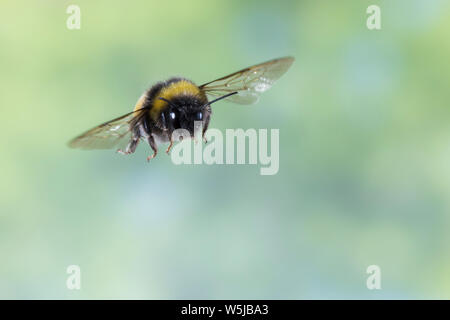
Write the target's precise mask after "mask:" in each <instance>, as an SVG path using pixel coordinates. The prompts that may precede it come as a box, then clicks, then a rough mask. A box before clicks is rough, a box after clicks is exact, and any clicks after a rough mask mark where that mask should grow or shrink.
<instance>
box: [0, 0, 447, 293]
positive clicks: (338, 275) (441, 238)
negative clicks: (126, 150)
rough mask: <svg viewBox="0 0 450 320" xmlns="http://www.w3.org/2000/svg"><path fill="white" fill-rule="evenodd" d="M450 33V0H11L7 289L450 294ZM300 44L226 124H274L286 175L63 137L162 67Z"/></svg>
mask: <svg viewBox="0 0 450 320" xmlns="http://www.w3.org/2000/svg"><path fill="white" fill-rule="evenodd" d="M69 4H77V5H79V6H80V8H81V29H80V30H68V29H67V28H66V20H67V18H68V16H69V15H68V14H66V8H67V6H68V5H69ZM371 4H378V5H380V6H381V10H382V29H381V30H380V31H369V30H368V29H367V28H366V19H367V16H368V15H367V14H366V8H367V7H368V6H369V5H371ZM449 39H450V3H449V2H448V1H444V0H442V1H422V0H414V1H410V0H402V1H400V0H396V1H377V0H373V1H331V0H330V1H313V0H311V1H299V0H297V1H261V0H258V1H206V0H203V1H194V0H190V1H106V0H96V1H88V0H74V1H56V0H52V1H50V0H47V1H44V0H36V1H23V0H20V1H17V0H1V2H0V106H1V115H2V119H3V123H2V126H1V129H0V130H1V132H2V137H3V139H4V140H5V141H6V145H5V147H4V148H3V151H2V153H1V157H0V165H1V168H2V178H1V183H0V188H1V190H0V191H1V193H0V210H1V213H0V298H24V299H36V298H42V299H49V298H62V299H80V298H86V299H90V298H101V299H109V298H125V299H132V298H136V299H141V298H149V299H177V298H185V299H190V298H191V299H193V298H224V299H227V298H236V299H239V298H254V299H259V298H273V299H279V298H284V299H305V298H306V299H307V298H325V299H330V298H360V299H379V298H392V299H403V298H450V233H449V232H448V229H449V228H450V216H449V209H450V165H449V161H450V145H449V141H450V127H449V116H450V110H449V101H450V90H449V87H450V63H449V62H448V59H449V56H450V41H449ZM285 55H293V56H295V58H296V62H295V63H294V65H293V66H292V68H291V69H290V70H289V71H288V73H287V74H286V75H285V76H284V77H282V78H281V79H280V81H279V82H278V83H277V84H276V85H275V86H274V87H273V88H272V89H271V90H270V91H268V92H267V93H265V94H264V95H263V97H262V99H261V100H260V102H259V103H258V104H257V105H254V106H250V107H242V106H238V105H232V104H227V103H223V102H221V103H217V104H216V105H215V106H214V114H213V119H212V123H211V127H214V128H219V129H222V130H224V129H225V128H279V129H280V170H279V173H278V174H277V175H274V176H261V175H259V167H257V166H252V165H235V166H226V165H222V166H220V165H215V166H208V165H200V166H194V165H192V166H175V165H173V164H172V162H171V160H170V157H168V156H166V155H165V154H164V153H161V154H160V156H158V157H157V158H156V159H154V160H152V161H151V163H150V164H148V163H147V162H146V161H145V158H146V156H147V155H148V154H149V152H150V150H149V148H148V147H147V146H146V145H144V144H142V145H141V146H140V147H139V148H138V150H137V152H136V153H135V154H133V155H131V156H128V157H124V156H120V155H118V154H116V153H114V152H113V151H108V150H107V151H92V152H83V151H79V150H72V149H69V148H67V146H66V142H67V141H68V140H69V139H70V138H72V137H73V136H74V135H77V134H79V133H81V132H82V131H84V130H85V129H88V128H90V127H92V126H94V125H97V124H99V123H101V122H104V121H106V120H109V119H111V118H114V117H116V116H119V115H121V114H123V113H126V112H128V111H130V110H131V109H132V108H133V105H134V103H135V102H136V100H137V98H138V97H139V96H140V94H141V93H142V92H143V91H144V90H145V89H146V88H147V87H148V86H150V85H151V84H153V83H154V82H156V81H159V80H163V79H166V78H168V77H170V76H173V75H182V76H185V77H188V78H191V79H193V80H194V81H196V82H197V83H199V84H200V83H203V82H206V81H209V80H213V79H215V78H217V77H219V76H223V75H226V74H228V73H230V72H233V71H236V70H238V69H240V68H242V67H246V66H249V65H252V64H255V63H259V62H262V61H265V60H268V59H271V58H275V57H279V56H285ZM72 264H76V265H79V266H80V267H81V273H82V284H81V286H82V289H81V290H80V291H70V290H68V289H67V288H66V279H67V276H68V275H67V274H66V268H67V266H68V265H72ZM372 264H376V265H379V266H380V268H381V273H382V284H381V285H382V289H381V290H373V291H371V290H368V289H367V288H366V279H367V276H368V275H367V274H366V268H367V267H368V266H369V265H372Z"/></svg>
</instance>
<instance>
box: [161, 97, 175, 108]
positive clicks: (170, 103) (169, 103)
mask: <svg viewBox="0 0 450 320" xmlns="http://www.w3.org/2000/svg"><path fill="white" fill-rule="evenodd" d="M158 99H159V100H162V101H165V102H167V104H168V105H169V106H171V107H175V106H174V105H173V104H172V102H170V101H169V100H167V99H165V98H162V97H159V98H158Z"/></svg>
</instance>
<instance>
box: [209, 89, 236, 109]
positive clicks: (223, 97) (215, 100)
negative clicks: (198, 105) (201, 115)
mask: <svg viewBox="0 0 450 320" xmlns="http://www.w3.org/2000/svg"><path fill="white" fill-rule="evenodd" d="M237 93H238V92H237V91H235V92H231V93H227V94H226V95H224V96H221V97H219V98H217V99H214V100H213V101H210V102H208V103H205V104H204V105H203V107H206V106H207V105H211V104H213V103H214V102H217V101H219V100H222V99H225V98H228V97H229V96H232V95H234V94H237Z"/></svg>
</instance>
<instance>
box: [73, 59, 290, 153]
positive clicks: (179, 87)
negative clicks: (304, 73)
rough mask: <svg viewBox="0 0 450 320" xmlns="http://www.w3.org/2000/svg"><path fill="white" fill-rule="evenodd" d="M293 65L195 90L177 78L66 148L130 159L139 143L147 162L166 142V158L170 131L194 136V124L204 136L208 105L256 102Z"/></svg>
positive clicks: (240, 74) (251, 71)
mask: <svg viewBox="0 0 450 320" xmlns="http://www.w3.org/2000/svg"><path fill="white" fill-rule="evenodd" d="M293 62H294V58H293V57H284V58H279V59H274V60H270V61H267V62H264V63H261V64H257V65H254V66H252V67H248V68H245V69H242V70H240V71H237V72H234V73H232V74H230V75H228V76H225V77H222V78H219V79H217V80H214V81H211V82H207V83H205V84H202V85H201V86H197V85H196V84H195V83H194V82H192V81H191V80H188V79H185V78H178V77H177V78H171V79H169V80H166V81H163V82H158V83H156V84H155V85H153V86H152V87H151V88H150V89H148V90H147V91H146V92H144V94H143V95H142V96H141V97H140V98H139V100H138V102H137V103H136V105H135V107H134V109H133V111H132V112H130V113H127V114H125V115H123V116H121V117H118V118H116V119H113V120H111V121H108V122H105V123H103V124H101V125H99V126H97V127H94V128H92V129H91V130H89V131H86V132H85V133H83V134H81V135H79V136H78V137H76V138H74V139H73V140H71V141H70V142H69V146H70V147H72V148H80V149H87V150H91V149H111V148H118V150H117V151H118V152H120V153H122V154H130V153H133V152H134V151H135V150H136V147H137V146H138V144H139V141H141V140H145V141H147V143H148V144H149V145H150V147H151V148H152V150H153V154H152V155H150V156H149V157H147V161H149V160H150V159H152V158H154V157H155V156H156V155H157V153H158V145H159V144H161V143H169V147H168V148H167V150H166V152H167V153H169V151H170V148H171V147H172V145H173V140H172V133H173V132H174V131H175V130H176V129H186V130H188V132H189V133H190V135H191V137H195V136H196V134H197V133H199V132H198V130H199V129H198V128H197V127H195V128H194V123H196V122H198V123H201V124H202V126H201V128H202V137H204V134H205V132H206V130H207V129H208V125H209V122H210V119H211V113H212V111H211V105H212V104H213V103H215V102H217V101H219V100H222V99H224V100H228V101H231V102H234V103H238V104H252V103H255V102H256V101H258V97H259V94H260V93H262V92H264V91H266V90H268V89H269V88H271V87H272V85H273V84H274V82H275V81H276V80H277V79H278V78H279V77H280V76H281V75H283V74H284V73H285V72H286V71H287V70H288V69H289V67H290V66H291V64H292V63H293ZM208 98H213V100H211V101H210V100H209V99H208Z"/></svg>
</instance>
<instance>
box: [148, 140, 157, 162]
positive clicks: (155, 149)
mask: <svg viewBox="0 0 450 320" xmlns="http://www.w3.org/2000/svg"><path fill="white" fill-rule="evenodd" d="M147 142H148V144H149V145H150V147H151V148H152V150H153V154H152V155H151V156H148V157H147V161H150V160H151V159H153V158H154V157H156V155H157V154H158V148H157V147H156V142H155V139H154V138H153V136H152V135H149V137H148V138H147Z"/></svg>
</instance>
